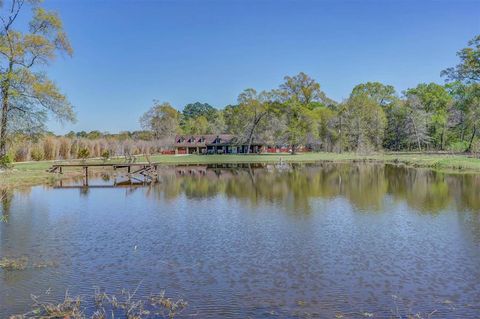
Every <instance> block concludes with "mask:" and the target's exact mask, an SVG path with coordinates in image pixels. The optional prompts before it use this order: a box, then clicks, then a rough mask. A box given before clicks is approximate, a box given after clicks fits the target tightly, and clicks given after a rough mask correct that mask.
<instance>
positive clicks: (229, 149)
mask: <svg viewBox="0 0 480 319" xmlns="http://www.w3.org/2000/svg"><path fill="white" fill-rule="evenodd" d="M174 147H175V154H239V153H247V150H248V144H247V143H245V142H243V141H240V140H239V139H238V138H237V137H235V136H234V135H229V134H218V135H217V134H205V135H177V136H175V143H174ZM263 151H265V146H264V145H263V144H261V143H258V142H254V143H252V145H250V153H261V152H263Z"/></svg>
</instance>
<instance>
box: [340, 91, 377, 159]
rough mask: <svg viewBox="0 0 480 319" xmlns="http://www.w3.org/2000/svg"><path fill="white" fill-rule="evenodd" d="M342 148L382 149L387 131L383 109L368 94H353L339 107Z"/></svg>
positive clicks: (357, 149) (358, 149)
mask: <svg viewBox="0 0 480 319" xmlns="http://www.w3.org/2000/svg"><path fill="white" fill-rule="evenodd" d="M339 117H340V119H339V131H340V139H341V143H342V148H346V149H347V150H356V151H362V152H363V151H368V150H370V149H371V148H374V149H380V148H381V146H382V142H383V136H384V132H385V125H386V118H385V113H384V111H383V109H382V108H381V107H380V106H379V105H378V104H377V103H376V102H375V101H374V100H373V99H371V98H370V97H369V96H367V95H366V94H361V95H353V96H351V97H350V98H349V99H348V100H347V101H346V102H345V103H343V104H342V105H341V106H340V108H339Z"/></svg>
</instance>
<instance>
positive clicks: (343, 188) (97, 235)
mask: <svg viewBox="0 0 480 319" xmlns="http://www.w3.org/2000/svg"><path fill="white" fill-rule="evenodd" d="M89 183H90V184H89V187H84V185H83V181H82V180H81V179H80V180H78V181H70V182H65V183H63V185H57V186H61V187H60V188H61V189H50V188H47V187H34V188H32V189H31V191H24V192H15V193H13V192H12V191H5V190H3V191H2V194H6V195H2V199H3V200H2V206H1V209H2V214H4V215H6V216H9V221H8V223H2V224H0V257H3V256H12V257H19V256H24V255H25V256H28V257H29V258H30V259H31V260H33V261H55V263H57V264H58V267H55V268H45V269H40V270H39V269H32V268H29V269H27V270H25V271H23V272H3V271H2V270H0V317H2V318H4V317H8V315H9V314H11V313H21V312H22V311H23V310H24V309H25V307H29V306H30V304H31V302H30V299H29V296H30V294H32V293H33V294H41V293H43V292H45V291H52V299H56V300H58V299H60V298H62V295H63V294H64V292H65V290H67V289H68V290H69V292H71V293H72V294H89V293H91V292H92V290H93V287H94V286H99V287H101V288H105V290H107V291H109V292H113V293H115V292H117V291H118V290H120V289H121V288H127V289H130V290H134V289H135V288H136V287H137V285H138V284H139V283H140V282H141V283H142V285H141V288H140V290H139V291H138V294H139V295H140V296H148V294H149V293H152V292H153V293H154V292H158V291H159V290H162V289H166V290H167V292H168V293H169V295H171V296H172V297H175V298H176V297H181V298H185V299H186V300H187V301H188V302H189V303H190V305H191V308H190V309H189V310H190V312H189V313H188V315H187V316H185V318H190V315H196V316H197V317H198V318H235V319H236V318H248V317H252V318H272V317H276V318H292V317H306V318H311V317H319V318H334V317H336V316H337V315H338V314H341V315H345V316H344V317H345V318H359V317H364V316H363V315H362V313H364V312H368V313H374V314H375V316H374V317H375V318H389V317H391V314H392V312H391V310H392V309H395V304H394V303H393V302H392V295H398V296H399V298H402V303H403V302H404V304H405V306H404V307H401V309H404V308H405V309H406V308H408V309H412V310H413V311H419V312H420V311H421V312H424V313H426V312H432V311H434V310H437V312H436V313H435V314H436V317H438V318H462V319H463V318H474V317H475V316H474V315H475V314H478V313H479V311H480V305H479V303H478V300H480V281H479V280H478V278H480V267H478V266H479V265H480V251H479V250H478V247H479V245H480V218H479V214H478V212H479V210H480V194H479V191H480V187H479V186H480V176H479V175H455V174H443V173H438V172H433V171H430V170H422V169H410V168H406V167H400V166H393V165H379V164H372V163H351V164H334V163H324V164H303V165H292V166H285V165H282V166H275V165H216V166H177V167H161V168H159V170H158V182H157V183H145V182H144V181H138V180H131V179H128V178H127V177H126V176H121V175H116V176H114V175H104V176H101V175H99V176H95V175H92V176H91V178H90V181H89ZM89 306H91V305H90V304H89ZM89 309H91V308H89ZM348 314H350V316H349V315H348ZM352 314H353V315H352ZM398 317H403V318H406V317H407V316H406V313H405V312H404V311H403V310H401V316H398Z"/></svg>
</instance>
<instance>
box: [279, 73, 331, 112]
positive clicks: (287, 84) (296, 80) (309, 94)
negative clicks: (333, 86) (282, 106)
mask: <svg viewBox="0 0 480 319" xmlns="http://www.w3.org/2000/svg"><path fill="white" fill-rule="evenodd" d="M278 93H280V97H281V98H282V99H283V101H288V100H295V101H297V102H298V103H300V104H301V105H303V106H308V105H313V103H321V104H323V105H324V106H330V105H334V104H335V102H334V101H333V100H331V99H329V98H328V97H327V95H326V94H325V93H324V92H323V91H322V90H321V89H320V84H319V83H318V82H317V81H315V79H313V78H311V77H310V76H308V75H307V74H305V73H303V72H300V73H299V74H297V75H294V76H286V77H285V78H284V83H283V84H281V85H280V90H279V91H278Z"/></svg>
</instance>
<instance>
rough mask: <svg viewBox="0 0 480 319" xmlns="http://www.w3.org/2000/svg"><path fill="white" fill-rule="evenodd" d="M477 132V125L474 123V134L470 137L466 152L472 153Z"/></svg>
mask: <svg viewBox="0 0 480 319" xmlns="http://www.w3.org/2000/svg"><path fill="white" fill-rule="evenodd" d="M476 134H477V127H476V126H475V125H474V126H473V132H472V136H471V137H470V142H469V143H468V147H467V149H466V150H465V152H467V153H470V152H471V151H472V144H473V139H474V138H475V135H476Z"/></svg>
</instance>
